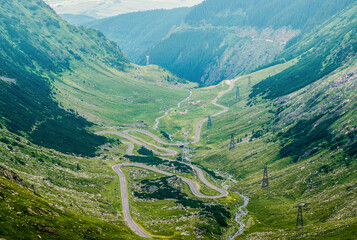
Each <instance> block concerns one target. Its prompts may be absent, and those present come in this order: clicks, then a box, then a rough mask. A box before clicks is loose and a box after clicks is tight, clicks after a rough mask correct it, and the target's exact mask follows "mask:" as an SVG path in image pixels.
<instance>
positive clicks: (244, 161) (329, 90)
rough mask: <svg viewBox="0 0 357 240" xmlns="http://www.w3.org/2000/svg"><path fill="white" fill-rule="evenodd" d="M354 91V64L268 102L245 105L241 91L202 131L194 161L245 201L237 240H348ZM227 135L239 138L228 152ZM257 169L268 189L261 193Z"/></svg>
mask: <svg viewBox="0 0 357 240" xmlns="http://www.w3.org/2000/svg"><path fill="white" fill-rule="evenodd" d="M264 71H265V70H263V72H264ZM252 77H253V79H257V80H259V79H262V78H259V77H258V76H255V74H253V75H252ZM238 84H239V83H238ZM355 87H356V62H355V61H354V62H353V63H351V64H349V65H346V66H345V69H344V70H342V69H339V71H336V72H335V73H334V74H333V75H332V76H330V77H329V78H326V79H322V80H319V81H318V82H316V83H315V84H314V85H312V86H309V87H307V88H304V89H302V90H301V91H300V92H297V93H294V94H292V95H289V97H286V98H283V99H280V100H278V101H276V102H275V103H274V102H270V101H262V102H259V103H257V104H256V105H250V106H249V101H248V94H249V91H248V92H247V93H246V94H243V95H242V97H241V99H240V100H238V102H237V103H236V104H233V106H232V109H231V111H230V112H229V113H227V114H225V115H224V116H222V117H217V118H216V119H215V120H214V122H213V124H214V128H213V129H211V130H206V131H205V133H204V135H203V138H202V139H203V141H204V142H202V144H199V145H198V146H197V150H196V151H194V152H195V153H196V155H195V157H194V160H195V161H197V162H198V163H200V164H203V165H204V166H207V167H209V168H211V169H216V170H218V171H220V172H229V173H230V174H231V175H233V176H234V179H236V180H238V183H236V184H235V185H234V187H233V190H238V191H240V192H243V193H245V194H247V195H248V196H250V198H251V200H250V204H249V205H248V210H249V211H250V213H249V215H248V217H247V218H246V220H245V221H246V224H247V230H246V232H245V234H244V235H242V237H241V238H238V239H257V238H258V239H276V238H283V239H305V238H312V239H321V238H323V239H354V238H355V237H356V232H355V231H354V230H353V229H355V227H356V224H357V214H356V212H355V211H354V210H352V209H355V206H356V201H355V200H356V197H357V196H356V192H355V191H354V190H353V189H355V188H356V171H355V170H356V169H357V165H356V152H355V144H356V138H355V133H356V129H355V126H356V111H355V109H356V104H357V102H356V96H355V94H354V89H355ZM243 89H244V88H243ZM227 98H228V96H227ZM227 98H226V99H224V100H222V101H225V102H231V103H234V100H233V99H234V95H231V96H230V99H227ZM297 118H299V119H301V120H300V121H299V122H298V123H297V124H296V122H297V120H296V119H297ZM231 132H234V133H235V134H237V136H238V138H240V139H242V140H243V141H242V142H241V143H239V144H237V146H236V149H235V150H233V151H229V150H228V145H229V137H228V134H229V133H231ZM236 140H237V137H236ZM201 146H202V147H201ZM202 149H206V151H202ZM265 164H267V165H268V170H269V176H270V185H271V187H270V188H269V189H266V190H262V189H261V181H262V177H263V167H264V165H265ZM300 200H303V201H305V202H307V203H308V208H309V209H308V210H307V211H306V212H305V225H306V227H305V228H304V229H302V230H299V231H297V230H295V222H296V213H297V212H296V209H295V208H293V207H294V206H295V205H296V204H298V203H299V202H300Z"/></svg>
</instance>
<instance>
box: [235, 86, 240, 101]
mask: <svg viewBox="0 0 357 240" xmlns="http://www.w3.org/2000/svg"><path fill="white" fill-rule="evenodd" d="M239 96H240V93H239V87H238V86H237V91H236V99H238V98H239Z"/></svg>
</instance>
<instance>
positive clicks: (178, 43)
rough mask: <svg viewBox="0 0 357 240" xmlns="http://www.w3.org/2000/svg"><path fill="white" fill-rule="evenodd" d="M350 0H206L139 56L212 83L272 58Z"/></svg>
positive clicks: (178, 73)
mask: <svg viewBox="0 0 357 240" xmlns="http://www.w3.org/2000/svg"><path fill="white" fill-rule="evenodd" d="M353 2H354V1H353V0H342V1H325V0H315V1H310V0H298V1H295V0H294V1H292V0H289V1H280V0H275V1H265V0H254V1H251V0H249V1H248V0H244V1H235V0H223V1H221V0H219V1H218V0H207V1H205V2H203V3H202V4H199V5H197V6H196V7H194V8H193V9H192V10H191V11H190V13H189V14H188V15H187V16H186V18H185V23H184V24H183V25H182V27H181V28H178V29H177V30H176V31H174V32H173V33H172V34H171V35H170V36H169V37H168V38H166V39H164V40H162V41H161V42H159V43H157V44H156V45H154V46H152V47H151V48H150V49H148V51H147V52H145V53H144V54H143V55H142V56H141V58H139V60H138V62H139V63H141V64H144V63H145V56H146V55H149V56H150V59H151V61H152V63H155V64H158V65H160V66H162V67H165V68H167V69H169V70H170V71H172V72H173V73H175V74H177V75H178V76H180V77H183V78H186V79H188V80H190V81H194V82H199V83H201V84H203V85H210V84H214V83H217V82H220V81H221V80H223V79H227V78H232V77H234V76H236V75H238V74H242V73H244V72H249V71H252V70H254V69H256V68H257V67H259V66H261V65H265V64H268V63H270V62H272V61H273V60H274V59H275V57H276V56H277V55H279V54H280V53H281V52H282V51H283V50H284V48H285V46H286V44H287V42H289V41H290V40H292V39H293V38H295V37H296V36H298V35H299V34H300V33H306V32H308V31H310V30H311V29H312V28H313V27H314V26H316V25H318V24H319V23H321V22H323V21H324V20H326V19H328V18H329V17H331V16H332V15H334V14H335V13H337V12H339V11H340V10H342V9H344V8H346V7H347V6H349V5H350V4H351V3H353Z"/></svg>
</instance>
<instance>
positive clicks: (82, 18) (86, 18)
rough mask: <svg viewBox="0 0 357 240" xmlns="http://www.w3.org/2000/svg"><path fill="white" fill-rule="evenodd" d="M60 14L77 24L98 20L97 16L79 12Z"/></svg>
mask: <svg viewBox="0 0 357 240" xmlns="http://www.w3.org/2000/svg"><path fill="white" fill-rule="evenodd" d="M60 16H61V17H62V18H63V19H64V20H66V21H67V22H69V23H71V24H73V25H76V26H82V25H84V24H85V23H88V22H90V21H93V20H96V18H94V17H90V16H87V15H77V14H68V13H67V14H61V15H60Z"/></svg>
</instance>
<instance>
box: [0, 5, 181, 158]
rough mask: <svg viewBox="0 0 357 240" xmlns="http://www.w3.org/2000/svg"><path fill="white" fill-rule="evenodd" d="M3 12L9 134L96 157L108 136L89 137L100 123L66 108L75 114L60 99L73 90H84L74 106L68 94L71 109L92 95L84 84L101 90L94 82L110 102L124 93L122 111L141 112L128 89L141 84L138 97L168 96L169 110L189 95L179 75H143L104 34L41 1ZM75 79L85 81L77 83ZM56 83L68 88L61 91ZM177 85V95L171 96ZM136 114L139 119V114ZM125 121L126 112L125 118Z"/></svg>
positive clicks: (1, 52)
mask: <svg viewBox="0 0 357 240" xmlns="http://www.w3.org/2000/svg"><path fill="white" fill-rule="evenodd" d="M0 14H1V17H0V22H1V25H0V35H1V40H0V59H1V62H2V64H1V66H0V77H1V80H0V92H1V98H0V100H1V101H0V114H1V116H2V119H1V120H0V121H1V124H3V125H4V126H6V127H7V128H8V129H9V130H10V131H12V132H15V133H17V134H21V135H24V136H28V138H29V139H31V141H33V142H34V143H36V144H40V145H43V146H46V147H48V148H54V149H56V150H60V151H62V152H68V153H74V154H81V155H87V156H93V155H94V154H95V151H96V148H97V147H98V146H100V145H102V144H103V143H105V139H104V138H102V137H99V136H96V135H93V134H90V133H88V132H87V130H88V128H91V127H93V126H94V125H93V123H90V122H88V121H87V120H85V119H84V118H82V117H80V116H78V115H77V114H76V113H74V112H73V111H72V110H71V109H72V108H71V107H70V106H69V105H66V104H65V103H64V102H63V103H62V105H65V107H66V109H69V110H65V109H64V108H63V107H60V106H59V104H58V100H59V97H58V96H59V95H60V94H59V93H61V94H66V91H68V92H69V91H72V94H73V92H76V91H78V95H76V98H75V100H73V99H71V97H69V96H68V92H67V95H66V98H65V99H64V100H67V101H71V103H72V105H73V103H74V102H75V101H82V103H83V99H82V98H81V96H82V95H84V94H89V95H91V93H89V92H88V91H85V89H83V88H81V87H80V85H81V84H82V85H86V86H87V87H89V88H91V89H92V88H95V87H96V86H97V85H96V83H95V81H97V82H100V83H101V88H102V93H103V89H106V91H107V94H106V95H105V94H104V96H102V99H103V98H104V99H107V101H108V100H109V99H112V98H113V94H114V95H115V96H117V94H120V92H124V93H125V94H122V95H121V97H120V100H118V101H117V102H116V103H115V108H116V109H118V108H123V109H130V108H132V107H134V105H135V107H138V106H137V103H133V102H131V101H130V100H129V101H128V100H126V98H130V97H131V96H132V94H131V93H130V92H128V91H127V89H128V88H129V86H128V85H133V84H135V85H136V88H137V89H136V92H137V93H139V94H140V93H142V92H145V94H150V93H153V94H155V95H158V96H160V95H161V96H162V97H163V98H166V95H167V94H170V95H171V96H177V97H173V98H171V99H170V101H168V102H167V103H168V104H173V103H174V102H176V101H178V99H181V96H183V95H186V90H185V89H181V90H178V89H177V88H180V87H179V85H177V84H176V83H177V82H176V80H177V78H176V77H174V76H172V75H170V74H169V73H167V72H165V71H162V70H160V69H152V70H150V69H148V70H145V69H142V71H143V72H145V73H143V74H141V73H140V72H141V70H140V71H139V72H138V71H137V70H135V69H136V67H135V66H133V65H131V64H130V63H129V61H128V60H127V59H126V58H125V56H124V55H123V54H122V52H121V50H120V49H119V47H118V46H117V45H116V44H115V43H114V42H111V41H109V40H107V39H106V38H105V37H104V35H103V34H102V33H100V32H97V31H96V30H87V29H84V28H77V27H74V26H72V25H69V24H68V23H66V22H65V21H63V20H62V19H61V18H60V17H59V16H57V15H56V14H55V13H54V12H53V10H52V9H51V8H49V7H48V6H47V5H46V4H45V3H43V2H42V1H40V0H34V1H24V0H15V1H10V2H6V3H4V4H2V5H1V6H0ZM90 71H91V74H90V75H89V74H88V73H89V72H90ZM108 72H113V73H112V74H111V77H110V81H113V79H116V85H115V87H113V84H112V83H111V82H110V81H109V82H108ZM66 76H67V77H66ZM73 76H74V77H75V78H76V80H78V81H79V83H77V84H74V81H73ZM84 79H85V81H84ZM106 79H107V80H106ZM134 79H137V80H135V81H133V80H134ZM167 79H169V80H170V82H168V81H167ZM134 82H135V83H134ZM181 82H182V81H181ZM64 83H65V84H64ZM56 84H62V85H61V86H63V85H66V86H67V87H66V89H65V90H62V91H61V89H60V86H58V85H56ZM54 85H56V87H54ZM175 86H176V87H175ZM172 87H175V88H176V90H173V89H171V90H170V88H172ZM148 89H150V90H148ZM55 92H57V95H56V98H57V99H56V100H54V99H55V96H54V93H55ZM108 92H110V93H108ZM172 92H174V94H172ZM176 94H177V95H176ZM128 95H129V96H128ZM62 96H63V95H62ZM123 98H124V99H123ZM143 98H145V99H147V97H146V96H143ZM98 99H99V98H98ZM139 99H140V97H139V98H138V100H139ZM158 99H160V97H159V98H158ZM146 103H150V102H149V101H145V102H142V104H143V105H144V106H145V108H142V110H141V112H144V111H145V112H146V111H147V110H148V109H150V107H149V108H148V106H147V105H145V104H146ZM84 105H85V104H84ZM129 105H130V106H129ZM85 106H88V104H87V105H85ZM150 106H151V107H153V108H154V109H156V111H153V114H156V115H159V114H160V113H159V111H160V108H161V107H163V106H162V105H158V104H156V105H155V102H154V103H153V104H151V105H150ZM75 110H77V111H80V110H82V109H79V108H76V109H75ZM101 111H102V112H100V113H97V114H102V113H103V111H106V109H105V108H104V107H103V108H101ZM87 112H88V111H86V112H85V113H83V111H82V112H81V115H82V116H84V117H87V115H89V114H87ZM136 113H137V114H140V110H137V112H136ZM124 115H125V113H124V112H122V117H123V116H124ZM126 117H128V116H126ZM111 120H113V119H111ZM117 121H118V120H117ZM119 121H120V119H119ZM135 121H136V120H133V122H135ZM152 121H153V120H152ZM126 123H127V122H126Z"/></svg>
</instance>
